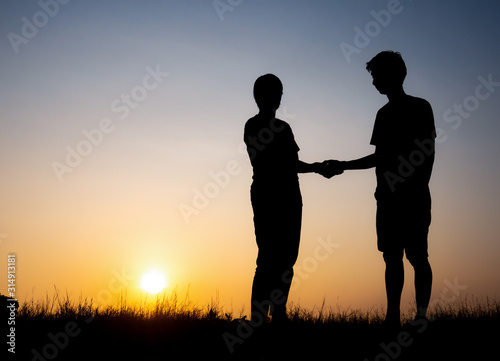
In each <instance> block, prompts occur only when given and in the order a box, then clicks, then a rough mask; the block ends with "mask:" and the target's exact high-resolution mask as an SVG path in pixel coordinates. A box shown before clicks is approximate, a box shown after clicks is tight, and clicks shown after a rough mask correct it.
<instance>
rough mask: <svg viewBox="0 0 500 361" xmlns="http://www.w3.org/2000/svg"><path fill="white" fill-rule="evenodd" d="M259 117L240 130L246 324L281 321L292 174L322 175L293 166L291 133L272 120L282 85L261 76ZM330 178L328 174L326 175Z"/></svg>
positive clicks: (290, 242) (297, 221)
mask: <svg viewBox="0 0 500 361" xmlns="http://www.w3.org/2000/svg"><path fill="white" fill-rule="evenodd" d="M253 94H254V98H255V102H256V103H257V106H258V108H259V113H258V114H257V115H256V116H254V117H253V118H251V119H249V120H248V121H247V122H246V124H245V131H244V140H245V144H246V146H247V151H248V155H249V157H250V162H251V164H252V168H253V178H252V179H253V182H252V186H251V191H250V195H251V202H252V208H253V213H254V226H255V237H256V240H257V246H258V249H259V252H258V256H257V268H256V270H255V276H254V279H253V285H252V298H251V314H252V321H253V322H255V323H259V324H261V323H262V322H264V321H265V320H266V319H267V317H268V313H271V315H272V320H273V322H275V321H278V322H279V321H284V320H286V303H287V299H288V293H289V290H290V284H291V282H292V277H293V266H294V264H295V261H296V260H297V256H298V251H299V241H300V230H301V223H302V197H301V193H300V188H299V180H298V175H297V173H309V172H317V173H322V172H323V171H325V170H326V164H322V163H313V164H308V163H304V162H302V161H300V160H299V157H298V151H299V147H298V146H297V143H296V142H295V139H294V136H293V133H292V129H291V128H290V126H289V125H288V124H287V123H286V122H284V121H283V120H280V119H277V118H276V117H275V116H276V110H277V109H278V108H279V106H280V102H281V96H282V94H283V85H282V83H281V81H280V79H279V78H278V77H276V76H275V75H273V74H266V75H263V76H261V77H259V78H258V79H257V80H256V81H255V84H254V88H253ZM329 176H331V174H329Z"/></svg>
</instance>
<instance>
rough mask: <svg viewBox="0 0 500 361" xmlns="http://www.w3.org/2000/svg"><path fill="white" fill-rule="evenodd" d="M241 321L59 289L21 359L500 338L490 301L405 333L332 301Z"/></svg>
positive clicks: (33, 308)
mask: <svg viewBox="0 0 500 361" xmlns="http://www.w3.org/2000/svg"><path fill="white" fill-rule="evenodd" d="M240 316H241V315H237V316H236V315H233V314H232V313H231V312H226V311H225V310H224V309H223V308H222V307H221V306H220V304H219V302H218V299H217V297H216V298H215V299H213V300H212V302H210V303H209V304H208V305H206V306H204V307H199V306H197V305H196V304H194V303H193V302H191V301H190V300H189V297H188V296H186V297H184V298H178V296H177V293H176V292H173V293H171V294H170V295H167V294H165V293H164V294H161V295H160V296H158V297H157V298H156V302H152V303H149V304H148V305H146V304H145V303H143V304H128V303H127V299H126V297H124V296H123V297H121V298H120V299H119V300H118V302H117V303H116V304H115V305H113V306H99V305H95V304H94V303H93V301H92V300H91V299H84V298H79V299H76V300H74V299H71V298H70V296H69V295H68V294H64V295H61V294H60V293H58V292H56V293H55V295H54V296H53V297H51V298H49V297H48V296H47V297H46V298H45V299H42V300H33V299H31V300H29V301H26V302H24V303H22V304H21V305H20V307H19V309H18V314H17V318H16V343H17V344H16V348H17V356H19V357H20V358H18V359H21V360H35V361H44V360H72V361H78V360H141V361H148V360H170V359H173V358H180V359H183V360H198V359H200V358H203V359H210V360H212V359H216V360H226V359H227V360H246V359H248V360H253V359H263V360H267V359H270V360H286V359H288V360H295V359H297V360H299V359H300V360H302V359H308V360H309V359H314V358H315V357H318V358H320V357H321V358H322V359H324V358H325V355H329V356H328V357H326V358H327V359H335V360H360V361H365V360H368V361H371V360H378V361H380V360H413V359H426V360H433V359H436V360H437V359H452V358H453V357H458V359H464V357H465V356H467V357H472V358H473V359H481V357H482V356H481V355H489V352H494V351H496V342H497V341H498V339H499V336H500V332H499V331H498V330H499V329H500V328H499V326H500V302H498V301H496V300H491V299H488V298H486V299H484V300H479V299H477V298H472V297H466V298H463V299H460V300H457V301H455V302H453V303H449V304H438V305H436V306H435V307H434V308H433V309H432V310H431V311H430V316H431V318H430V319H431V321H425V322H424V321H421V322H419V323H414V322H412V320H411V317H410V316H409V315H405V316H404V317H403V321H404V322H403V323H404V324H405V325H404V327H403V329H402V330H401V331H399V332H396V333H392V334H389V333H387V332H385V331H384V328H383V327H382V321H383V318H384V314H383V312H382V310H379V309H369V310H353V309H350V308H347V309H343V308H341V307H339V306H337V307H335V308H334V307H327V306H326V304H325V302H323V304H322V305H321V306H320V307H317V308H314V309H312V310H307V309H304V308H302V307H300V305H293V304H292V305H289V319H290V323H289V324H287V325H286V327H278V326H274V325H273V324H272V323H270V324H268V323H266V324H265V325H263V326H262V327H253V326H255V325H252V324H249V323H248V322H243V321H241V320H240V319H239V317H240ZM37 355H39V356H37ZM37 357H38V358H37ZM485 358H486V356H485Z"/></svg>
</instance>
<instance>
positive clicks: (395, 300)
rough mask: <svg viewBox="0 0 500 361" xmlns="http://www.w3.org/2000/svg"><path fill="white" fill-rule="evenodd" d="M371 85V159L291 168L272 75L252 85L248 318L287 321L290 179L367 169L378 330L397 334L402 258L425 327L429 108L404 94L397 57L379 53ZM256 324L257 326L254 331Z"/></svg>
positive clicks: (292, 156)
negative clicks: (378, 103)
mask: <svg viewBox="0 0 500 361" xmlns="http://www.w3.org/2000/svg"><path fill="white" fill-rule="evenodd" d="M366 69H367V70H368V72H369V73H370V74H371V76H372V78H373V85H374V86H375V88H376V89H377V90H378V91H379V92H380V93H381V94H383V95H386V96H387V98H388V100H389V101H388V103H387V104H386V105H384V106H383V107H382V108H381V109H380V110H379V111H378V113H377V116H376V118H375V124H374V128H373V133H372V138H371V141H370V144H372V145H374V146H375V151H374V153H373V154H370V155H367V156H366V157H363V158H360V159H356V160H351V161H345V162H341V161H335V160H330V161H325V162H323V163H313V164H309V163H305V162H302V161H300V160H299V157H298V151H299V147H298V146H297V144H296V142H295V140H294V136H293V133H292V130H291V128H290V126H289V125H288V124H287V123H286V122H284V121H282V120H279V119H276V118H275V116H276V110H277V109H278V108H279V106H280V102H281V96H282V94H283V85H282V83H281V81H280V80H279V79H278V78H277V77H276V76H275V75H272V74H266V75H263V76H261V77H259V78H258V79H257V80H256V81H255V84H254V89H253V93H254V98H255V101H256V103H257V106H258V108H259V113H258V114H257V115H256V116H254V117H253V118H251V119H249V120H248V121H247V122H246V124H245V132H244V140H245V144H246V146H247V150H248V154H249V157H250V162H251V164H252V168H253V182H252V186H251V191H250V195H251V203H252V208H253V213H254V226H255V236H256V240H257V246H258V256H257V267H256V270H255V276H254V279H253V285H252V299H251V315H252V316H251V318H252V321H253V322H259V321H260V322H262V320H265V319H267V317H268V316H269V314H271V315H272V321H273V323H274V322H281V321H285V320H287V316H286V303H287V299H288V293H289V290H290V285H291V282H292V278H293V266H294V264H295V262H296V260H297V256H298V250H299V243H300V231H301V222H302V198H301V193H300V187H299V181H298V175H297V174H298V173H311V172H315V173H319V174H321V175H323V176H325V177H327V178H331V177H332V176H334V175H338V174H341V173H343V172H344V171H346V170H356V169H368V168H375V173H376V178H377V188H376V191H375V198H376V201H377V214H376V231H377V246H378V249H379V251H381V252H382V253H383V258H384V261H385V264H386V270H385V284H386V294H387V313H386V319H385V325H386V326H387V327H390V328H399V327H400V325H401V324H400V301H401V293H402V290H403V282H404V267H403V255H404V254H406V258H407V259H408V261H409V262H410V263H411V265H412V266H413V268H414V270H415V297H416V306H417V310H416V316H415V317H416V318H417V319H418V318H426V313H427V307H428V305H429V300H430V295H431V287H432V270H431V266H430V264H429V261H428V253H427V235H428V230H429V225H430V222H431V195H430V191H429V180H430V176H431V172H432V166H433V163H434V145H435V142H434V139H435V137H436V131H435V127H434V117H433V113H432V108H431V106H430V104H429V103H428V102H427V101H426V100H424V99H421V98H417V97H413V96H410V95H407V94H406V93H405V91H404V89H403V81H404V79H405V77H406V72H407V71H406V65H405V63H404V61H403V59H402V57H401V55H400V54H399V53H397V52H393V51H383V52H381V53H379V54H378V55H376V56H375V57H374V58H373V59H372V60H370V61H369V62H368V63H367V64H366ZM260 322H259V323H260Z"/></svg>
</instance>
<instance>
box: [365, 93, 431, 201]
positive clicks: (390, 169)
mask: <svg viewBox="0 0 500 361" xmlns="http://www.w3.org/2000/svg"><path fill="white" fill-rule="evenodd" d="M435 137H436V130H435V126H434V116H433V114H432V108H431V106H430V104H429V103H428V102H427V101H426V100H424V99H421V98H416V97H412V96H405V97H404V98H403V99H401V100H400V101H398V102H389V103H387V104H386V105H385V106H383V107H382V108H381V109H380V110H379V111H378V113H377V117H376V119H375V125H374V128H373V134H372V138H371V141H370V144H372V145H375V146H376V150H375V161H376V175H377V190H376V192H375V197H376V198H377V201H378V202H394V201H395V202H398V203H400V204H408V205H410V206H411V205H412V206H416V205H420V206H424V207H427V206H428V207H430V202H431V198H430V191H429V186H428V184H429V180H430V176H431V172H432V166H433V163H434V145H435V142H434V139H435Z"/></svg>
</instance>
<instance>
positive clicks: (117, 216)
mask: <svg viewBox="0 0 500 361" xmlns="http://www.w3.org/2000/svg"><path fill="white" fill-rule="evenodd" d="M40 3H41V4H46V5H43V6H41V5H40ZM40 3H39V2H36V1H16V2H14V1H8V2H3V3H2V4H1V5H0V20H1V21H0V34H1V35H2V38H1V39H2V40H1V41H0V76H1V79H2V82H1V84H0V94H1V108H0V114H1V123H0V147H1V148H0V149H1V150H0V151H1V153H0V154H1V156H0V164H1V167H2V174H4V176H3V177H2V178H1V181H0V182H1V183H0V184H1V188H0V198H1V202H0V203H1V204H2V218H1V219H0V233H2V234H3V235H4V236H3V237H4V238H3V241H2V243H1V244H0V247H2V252H4V253H6V252H11V251H15V252H17V253H18V254H19V259H20V260H23V259H24V260H25V262H26V265H28V264H29V266H26V267H25V268H24V269H23V271H22V274H21V276H22V277H24V278H25V279H26V280H27V281H26V283H25V286H23V287H24V288H22V292H25V293H26V292H28V291H31V288H32V287H35V288H36V289H37V290H39V291H40V292H42V293H43V292H45V290H46V289H48V288H51V287H52V285H53V284H57V285H59V286H60V287H70V288H71V287H72V288H71V289H74V291H75V292H79V291H80V290H84V291H85V292H86V293H89V294H92V292H94V293H96V292H97V291H98V290H99V288H100V287H102V284H105V281H102V280H101V281H98V280H100V279H101V278H102V277H105V276H103V275H106V274H108V273H109V272H110V271H109V270H110V269H121V267H122V266H124V265H125V266H127V267H130V268H131V269H132V270H133V272H138V273H140V272H142V270H143V269H144V268H146V267H147V266H148V265H149V264H160V265H165V264H167V265H170V266H165V267H167V268H168V269H169V272H170V273H172V274H176V276H171V278H172V279H175V282H174V281H172V282H173V283H179V284H185V283H188V282H193V289H194V290H196V289H198V290H200V291H199V297H200V298H203V297H208V296H207V295H209V294H211V293H213V292H214V290H215V289H219V290H220V291H221V293H222V296H223V297H226V298H227V299H230V298H231V299H232V297H235V298H234V300H235V301H234V302H235V303H244V302H246V300H247V298H248V292H249V282H250V281H249V280H250V279H251V276H252V272H253V267H254V261H255V253H256V248H255V242H254V239H253V229H252V223H251V209H250V205H249V198H248V190H249V185H250V177H251V168H250V165H249V162H248V159H247V158H246V156H245V155H244V154H243V155H242V154H241V153H240V152H239V151H238V149H240V148H239V146H240V145H241V142H242V133H243V125H244V122H245V121H246V119H248V118H249V117H251V116H252V115H253V114H255V112H256V107H255V104H254V102H253V99H252V92H251V90H252V86H253V82H254V80H255V79H256V78H257V77H258V76H260V75H262V74H264V73H269V72H271V73H275V74H276V75H278V76H279V77H280V78H281V80H282V82H283V84H284V97H283V102H282V108H281V111H280V114H281V116H282V118H283V119H284V120H286V121H287V122H289V123H290V125H291V126H292V129H293V131H294V134H295V138H296V140H297V142H298V144H299V146H300V148H301V152H300V156H301V158H302V159H303V160H305V161H308V162H312V161H320V160H323V159H330V158H338V159H352V158H356V157H360V156H364V155H366V154H369V153H370V152H372V151H373V147H372V146H370V145H369V139H370V135H371V131H372V127H373V120H374V117H375V114H376V111H377V110H378V108H380V107H381V106H382V105H383V104H384V103H385V102H386V99H385V98H384V97H383V96H381V95H380V94H378V93H377V92H376V90H375V89H374V88H373V87H372V85H371V77H370V75H369V74H368V73H367V72H366V70H365V63H366V61H368V60H370V59H371V58H372V57H373V56H374V55H376V54H377V53H378V52H379V51H382V50H387V49H392V50H397V51H400V52H401V54H402V55H403V58H404V59H405V61H406V64H407V67H408V76H407V79H406V81H405V89H406V91H407V92H408V93H409V94H412V95H415V96H419V97H423V98H425V99H427V100H428V101H429V102H430V103H431V105H432V106H433V110H434V116H435V121H436V127H438V128H440V129H441V135H442V137H441V143H440V144H438V149H437V152H438V153H437V159H436V164H435V169H434V173H433V178H432V181H431V191H432V193H433V200H434V213H433V225H432V227H431V257H434V258H431V262H433V260H434V264H435V265H436V270H437V272H436V285H435V293H437V294H439V292H440V287H441V288H442V282H441V281H442V280H445V279H448V280H453V279H454V278H455V277H458V278H459V279H460V280H463V281H462V282H465V283H466V284H467V285H468V286H469V290H470V292H471V293H474V294H478V295H488V294H489V295H497V296H498V292H500V289H498V284H500V282H498V281H499V279H498V274H500V272H498V271H499V269H498V265H497V262H496V259H497V258H498V254H499V252H500V245H499V244H498V234H499V231H500V227H499V225H498V222H497V218H498V214H499V211H500V195H499V192H498V190H497V188H498V183H499V180H500V164H499V162H498V159H497V156H498V154H499V151H500V146H499V144H500V143H499V142H498V137H499V136H500V126H499V124H498V114H499V111H500V107H499V104H500V102H499V97H500V86H499V85H500V84H497V83H498V82H500V68H499V66H498V64H500V46H499V45H498V39H497V36H498V34H499V33H500V25H499V24H498V16H499V15H500V3H499V2H497V1H480V2H477V1H439V2H437V1H430V0H428V1H423V0H421V1H417V0H413V1H410V0H401V1H399V2H398V1H387V0H386V1H335V2H333V1H305V0H302V1H298V0H296V1H284V0H274V1H264V0H243V1H232V2H228V1H222V0H221V2H219V3H217V2H213V1H201V0H198V1H106V2H102V1H77V0H73V1H69V2H68V3H66V4H63V3H64V2H63V1H61V3H56V2H55V0H54V1H41V2H40ZM214 3H215V4H216V5H219V6H221V5H220V4H221V3H223V4H225V6H226V9H228V10H227V11H226V12H224V13H222V14H219V13H218V12H217V10H216V8H215V6H214ZM54 4H58V5H57V6H56V5H54ZM231 4H233V5H231ZM44 8H45V9H49V12H52V15H53V16H51V14H48V13H47V11H46V10H43V9H44ZM229 9H230V10H229ZM374 13H375V14H376V16H375V17H374V15H373V14H374ZM388 13H389V14H391V15H390V18H388V17H387V14H388ZM384 16H385V17H384ZM376 17H379V19H380V18H381V17H382V18H383V19H386V22H385V23H384V24H380V22H377V19H376ZM24 19H27V20H24ZM26 21H28V22H29V23H30V24H33V25H29V26H28V25H26ZM45 23H46V24H45ZM34 24H39V25H40V26H36V25H34ZM377 24H378V25H377ZM42 25H43V26H42ZM33 26H35V28H36V29H35V31H36V34H34V35H33V36H32V37H31V38H28V37H26V31H28V35H30V33H29V29H28V28H29V27H31V28H32V27H33ZM23 27H25V29H24V34H23ZM356 29H360V30H361V31H362V32H363V34H364V43H362V45H363V47H357V51H356V52H354V53H353V54H352V55H351V56H350V59H349V58H348V57H346V56H345V54H344V53H343V51H342V47H341V44H343V43H344V44H349V45H351V46H356V38H355V37H356V34H359V33H358V31H357V30H356ZM31 30H32V31H33V29H31ZM9 34H10V35H9ZM12 34H16V35H17V36H22V37H24V38H25V39H26V41H27V42H26V43H17V45H14V46H13V44H12V41H11V40H10V39H12V37H13V35H12ZM370 34H371V35H370ZM30 36H31V35H30ZM16 39H19V38H16ZM359 39H360V38H358V41H359ZM358 44H359V43H358ZM16 49H17V50H18V51H17V52H16ZM148 69H149V70H148ZM151 69H154V70H157V72H160V73H161V74H167V73H168V75H163V77H160V80H161V81H160V82H157V84H156V85H157V86H156V87H155V88H154V89H152V90H145V91H144V79H145V77H148V74H149V75H150V76H149V77H148V78H147V79H148V80H149V81H150V83H151V84H152V82H154V78H151V72H150V70H151ZM481 79H482V80H481ZM484 82H486V83H488V84H489V86H486V85H484ZM481 84H483V86H482V87H481V88H480V91H479V95H480V97H481V98H482V99H478V97H477V92H476V90H477V88H478V86H480V85H481ZM141 87H142V89H141ZM124 96H125V97H127V96H128V97H129V99H130V97H132V100H133V99H134V97H135V99H136V100H137V99H140V100H138V101H134V102H131V103H125V102H122V101H123V99H125V98H123V97H124ZM116 101H118V102H120V103H119V104H120V105H122V106H124V105H126V106H127V107H128V111H127V116H126V117H124V119H120V114H124V113H120V112H117V111H114V110H113V108H112V104H113V103H114V102H116ZM127 104H129V105H127ZM130 104H135V105H130ZM457 116H458V117H459V118H458V119H457ZM452 117H454V118H452ZM103 119H108V120H109V123H107V124H108V128H106V129H112V130H110V131H109V133H103V134H102V139H101V140H100V141H99V144H98V145H91V147H90V148H88V145H87V148H85V144H83V145H81V148H80V150H82V151H85V149H87V150H86V151H87V152H88V155H85V156H81V160H80V161H79V162H78V165H77V166H75V167H72V166H68V164H67V159H68V158H67V157H68V147H69V148H71V149H72V150H75V151H76V150H77V148H78V146H79V144H81V143H82V142H85V141H88V139H87V138H86V137H85V133H84V131H86V132H91V131H92V130H95V129H99V127H100V125H102V121H103ZM105 122H106V121H105ZM459 122H461V123H459ZM54 162H57V163H59V164H62V165H66V166H68V167H69V168H68V169H70V170H71V172H64V173H63V174H62V175H60V176H58V175H57V174H56V172H55V171H54ZM230 162H236V164H237V166H238V169H239V172H237V174H236V173H235V175H234V176H231V178H230V182H229V184H228V185H224V187H222V186H221V187H220V189H219V190H218V192H217V196H215V197H213V198H211V199H209V202H208V203H209V204H208V205H207V206H206V207H205V208H203V209H198V211H199V213H198V214H195V215H193V216H192V217H189V222H186V217H185V216H183V214H182V212H180V210H179V207H180V206H181V205H182V204H185V205H188V206H193V198H194V195H195V194H196V190H201V191H203V189H204V187H205V186H206V185H207V184H209V183H210V182H212V181H213V179H212V178H211V176H210V174H214V173H217V172H220V171H221V170H224V169H227V166H228V164H229V163H230ZM301 185H302V192H303V197H304V207H305V208H304V228H303V237H302V238H303V249H302V250H301V255H302V256H301V257H307V255H308V253H307V252H308V251H311V250H313V249H314V241H311V240H314V239H316V238H317V237H326V236H331V237H333V238H335V239H338V241H339V243H340V244H342V247H343V248H342V247H341V248H340V249H344V250H345V251H343V252H344V253H343V254H342V255H339V256H338V259H337V258H336V259H333V260H331V262H330V263H328V264H325V265H322V266H321V267H320V268H319V270H318V271H317V272H315V273H314V274H313V275H311V276H310V278H309V281H310V282H309V285H310V287H313V286H315V285H323V286H324V285H325V284H328V282H333V281H332V279H334V280H336V277H337V276H330V278H329V276H328V275H332V274H336V275H338V274H344V273H347V274H352V277H354V278H355V281H354V284H365V283H367V282H368V283H369V282H370V281H369V280H373V282H374V284H375V286H374V290H373V292H371V293H370V292H363V291H366V290H365V288H364V287H361V288H359V289H357V290H356V291H353V290H352V287H351V286H347V285H344V284H343V283H342V282H343V281H341V280H337V281H338V282H339V283H338V285H337V287H333V286H332V287H331V289H328V290H327V291H325V294H326V296H327V298H328V299H329V300H331V301H332V302H335V301H336V297H341V298H340V299H341V301H342V300H345V302H347V303H352V304H355V305H356V304H357V302H358V300H359V299H360V298H361V296H360V295H363V294H365V295H366V294H367V293H368V294H371V295H372V298H370V299H366V300H365V301H363V302H361V301H359V305H362V306H364V305H367V304H371V303H377V302H383V294H382V291H383V290H382V289H381V287H379V286H380V285H381V283H376V282H379V281H380V279H381V278H380V277H379V278H376V277H378V276H380V275H379V274H378V273H376V272H375V273H374V275H372V273H373V272H371V269H376V270H377V272H381V271H380V269H381V267H382V265H381V264H380V255H379V254H378V253H377V252H376V250H374V237H375V236H374V234H375V233H374V207H375V205H374V199H373V191H374V186H375V185H374V174H373V172H371V171H367V172H351V173H349V174H345V175H343V176H341V177H338V178H334V179H333V180H331V181H326V180H323V179H318V178H316V177H315V176H313V175H304V176H301ZM54 253H55V254H58V255H60V256H61V260H60V263H59V264H53V265H51V266H50V267H48V268H46V269H45V270H44V271H37V270H40V269H44V268H43V264H44V261H43V260H44V259H46V258H45V257H49V255H50V254H54ZM360 254H361V256H360ZM136 255H140V256H141V261H137V260H135V259H134V257H135V256H136ZM303 259H305V258H303ZM95 260H97V262H98V263H99V265H98V266H96V267H97V268H96V270H93V271H92V272H91V275H90V276H89V277H87V278H86V277H83V276H79V277H80V278H78V277H77V278H78V279H79V281H78V282H74V280H73V279H72V278H71V275H81V274H82V272H84V271H83V270H85V272H87V271H88V269H89V268H92V267H91V266H90V265H93V264H96V261H95ZM28 261H29V263H28ZM2 262H4V260H3V259H2ZM300 262H301V259H299V263H300ZM222 265H225V267H223V266H222ZM364 267H365V268H366V270H365V271H362V270H360V269H363V268H364ZM370 267H372V268H370ZM61 269H64V270H66V271H65V272H64V274H63V273H61V271H60V270H61ZM228 269H231V270H233V272H229V273H231V275H229V274H228V272H227V270H228ZM207 270H208V271H207ZM99 272H100V273H99ZM377 275H378V276H377ZM100 277H101V278H100ZM89 279H91V280H97V281H95V282H94V281H92V282H91V281H89ZM99 282H101V283H102V284H101V283H99ZM302 284H303V286H301V287H302V288H301V289H300V290H298V291H297V293H296V296H294V297H296V299H298V300H301V301H302V302H304V303H305V304H314V303H315V302H316V301H317V302H320V299H321V297H322V295H317V294H315V293H311V292H308V290H309V289H308V288H307V287H309V286H308V283H307V282H303V283H302ZM440 285H441V286H440ZM31 286H32V287H31ZM247 286H248V287H247ZM407 289H409V288H408V287H407ZM232 290H235V291H232ZM0 291H1V290H0ZM194 292H197V291H194ZM408 292H410V291H408ZM233 293H237V294H239V295H241V297H239V296H234V295H233ZM310 294H314V297H313V296H309V295H310ZM408 297H409V296H408ZM315 300H316V301H315Z"/></svg>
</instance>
